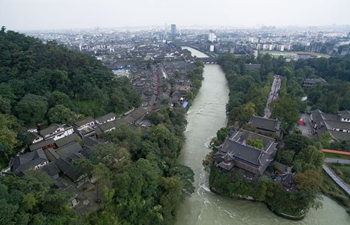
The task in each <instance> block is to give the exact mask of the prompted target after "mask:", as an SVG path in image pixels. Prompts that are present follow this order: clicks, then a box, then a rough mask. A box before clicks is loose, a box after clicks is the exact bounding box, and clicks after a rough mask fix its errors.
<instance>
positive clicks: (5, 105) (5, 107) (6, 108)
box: [0, 95, 11, 114]
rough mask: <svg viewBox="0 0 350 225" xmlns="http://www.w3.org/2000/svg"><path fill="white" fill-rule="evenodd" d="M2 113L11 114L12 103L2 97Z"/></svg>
mask: <svg viewBox="0 0 350 225" xmlns="http://www.w3.org/2000/svg"><path fill="white" fill-rule="evenodd" d="M0 113H4V114H5V113H7V114H10V113H11V101H10V100H9V99H7V98H3V97H2V96H1V95H0Z"/></svg>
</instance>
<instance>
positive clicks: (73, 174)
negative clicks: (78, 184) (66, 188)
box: [55, 158, 80, 181]
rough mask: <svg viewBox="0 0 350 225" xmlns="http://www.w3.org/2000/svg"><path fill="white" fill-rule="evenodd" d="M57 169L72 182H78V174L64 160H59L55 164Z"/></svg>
mask: <svg viewBox="0 0 350 225" xmlns="http://www.w3.org/2000/svg"><path fill="white" fill-rule="evenodd" d="M55 164H56V166H57V168H58V169H59V170H61V171H62V172H63V173H64V174H65V175H67V176H68V177H69V178H70V179H72V180H73V181H76V180H78V178H79V177H80V174H79V173H78V172H77V171H76V170H75V169H74V168H73V167H72V166H71V164H70V162H68V161H67V160H66V159H64V158H59V159H58V160H57V161H56V162H55Z"/></svg>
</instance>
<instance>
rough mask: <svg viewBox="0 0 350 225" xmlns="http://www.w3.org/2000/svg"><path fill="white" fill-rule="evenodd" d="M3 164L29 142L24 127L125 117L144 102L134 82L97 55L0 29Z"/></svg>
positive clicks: (0, 154) (0, 140) (0, 147)
mask: <svg viewBox="0 0 350 225" xmlns="http://www.w3.org/2000/svg"><path fill="white" fill-rule="evenodd" d="M0 52H1V54H0V113H1V114H0V121H1V124H0V127H1V129H0V130H1V131H0V149H1V150H0V156H1V160H0V161H1V163H0V165H2V166H5V164H7V162H8V161H9V159H10V158H11V157H12V156H14V154H15V153H16V152H17V151H18V149H20V148H21V146H24V145H25V144H27V143H28V141H29V140H28V138H27V137H26V129H24V128H23V127H24V126H25V127H36V126H45V125H48V124H51V123H71V122H73V121H74V120H75V119H77V116H79V117H80V118H81V117H84V116H93V117H98V116H101V115H104V114H107V113H109V112H115V113H121V112H125V111H127V110H129V109H131V108H132V107H133V106H134V107H137V106H139V105H140V103H141V99H140V96H139V94H138V93H137V92H136V91H135V90H133V89H132V85H131V82H130V80H129V79H127V78H125V77H121V78H116V77H115V76H114V74H113V73H112V72H111V71H110V70H109V69H108V68H107V67H106V66H104V65H103V64H102V62H100V61H98V60H96V59H95V58H94V57H92V56H88V55H85V54H82V53H79V52H74V51H70V50H68V49H66V48H65V47H63V46H60V45H58V44H57V43H55V42H54V41H52V42H48V43H46V44H44V43H42V42H41V41H40V40H38V39H35V38H32V37H27V36H25V35H23V34H19V33H16V32H13V31H6V30H5V28H4V27H2V29H1V31H0Z"/></svg>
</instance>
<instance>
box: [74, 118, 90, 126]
mask: <svg viewBox="0 0 350 225" xmlns="http://www.w3.org/2000/svg"><path fill="white" fill-rule="evenodd" d="M94 121H95V120H94V118H92V117H91V116H87V117H85V118H82V119H79V120H76V121H75V122H74V124H75V125H76V126H78V127H80V126H83V125H85V124H87V123H90V122H94Z"/></svg>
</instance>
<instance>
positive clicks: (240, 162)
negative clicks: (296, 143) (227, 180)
mask: <svg viewBox="0 0 350 225" xmlns="http://www.w3.org/2000/svg"><path fill="white" fill-rule="evenodd" d="M248 124H252V125H254V126H255V127H256V128H257V132H251V131H247V130H244V129H239V130H237V131H234V132H233V133H232V135H231V136H230V137H227V138H226V140H225V141H224V142H223V143H222V144H221V145H220V146H217V147H216V148H217V150H218V151H217V153H216V154H215V156H214V158H215V165H216V166H217V167H219V168H221V169H222V170H223V171H233V172H240V173H242V174H243V175H244V177H245V178H246V179H255V178H258V177H261V176H263V175H268V176H269V177H272V178H274V179H275V180H276V181H278V182H280V184H281V185H282V187H284V188H285V189H286V190H288V191H295V190H296V189H295V184H296V181H295V180H294V177H293V174H292V173H291V168H290V167H288V166H285V165H282V164H280V163H277V162H276V164H277V166H275V167H276V168H277V169H278V174H275V173H273V175H271V174H266V169H267V168H268V166H269V165H270V164H271V163H273V162H274V158H275V155H276V151H277V145H278V143H277V140H276V139H275V138H272V137H269V136H266V133H275V134H277V136H278V137H280V135H281V130H280V123H279V121H278V120H275V119H269V118H264V117H258V116H252V117H251V118H250V120H249V122H248ZM247 140H260V141H261V142H262V146H263V147H262V148H257V147H254V146H251V145H249V144H248V142H247Z"/></svg>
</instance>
